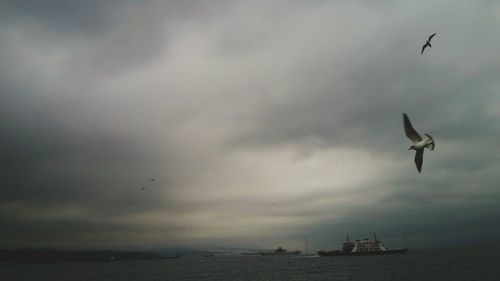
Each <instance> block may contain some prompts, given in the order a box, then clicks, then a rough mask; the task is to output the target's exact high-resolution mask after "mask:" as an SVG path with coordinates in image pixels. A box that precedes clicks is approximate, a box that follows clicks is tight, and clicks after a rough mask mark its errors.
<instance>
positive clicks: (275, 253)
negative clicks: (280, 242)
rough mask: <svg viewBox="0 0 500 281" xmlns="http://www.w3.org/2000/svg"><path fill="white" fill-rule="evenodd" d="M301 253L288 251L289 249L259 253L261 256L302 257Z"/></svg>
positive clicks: (279, 248)
mask: <svg viewBox="0 0 500 281" xmlns="http://www.w3.org/2000/svg"><path fill="white" fill-rule="evenodd" d="M300 253H301V251H298V250H297V251H288V250H287V249H283V248H281V247H278V249H276V250H274V251H272V252H271V251H270V252H259V254H261V255H263V256H293V255H300Z"/></svg>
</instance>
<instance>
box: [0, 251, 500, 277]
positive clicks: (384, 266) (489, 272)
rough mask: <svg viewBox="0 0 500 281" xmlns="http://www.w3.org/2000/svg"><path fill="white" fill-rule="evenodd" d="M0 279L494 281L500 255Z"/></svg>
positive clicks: (87, 268) (169, 265) (160, 263)
mask: <svg viewBox="0 0 500 281" xmlns="http://www.w3.org/2000/svg"><path fill="white" fill-rule="evenodd" d="M0 280H1V281H63V280H64V281H167V280H179V281H180V280H183V281H188V280H200V281H201V280H203V281H210V280H214V281H225V280H227V281H239V280H248V281H250V280H252V281H264V280H286V281H319V280H325V281H326V280H363V281H368V280H398V281H401V280H422V281H424V280H425V281H432V280H453V281H456V280H481V281H484V280H495V281H498V280H500V252H499V251H493V250H489V249H488V248H482V249H481V248H476V249H453V250H414V251H412V250H410V251H408V253H407V254H401V255H387V256H360V257H317V256H316V257H314V256H282V257H268V256H243V255H216V256H214V257H181V258H179V259H164V260H145V261H115V262H100V263H59V264H34V265H20V264H17V265H16V264H1V265H0Z"/></svg>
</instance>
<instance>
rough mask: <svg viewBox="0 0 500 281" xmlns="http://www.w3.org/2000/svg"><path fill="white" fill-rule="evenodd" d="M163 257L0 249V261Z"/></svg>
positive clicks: (133, 254)
mask: <svg viewBox="0 0 500 281" xmlns="http://www.w3.org/2000/svg"><path fill="white" fill-rule="evenodd" d="M163 258H164V257H162V256H160V255H158V254H155V253H150V252H121V251H110V250H98V251H73V250H54V249H20V250H0V263H28V264H35V263H60V262H105V261H107V262H111V261H120V260H152V259H163Z"/></svg>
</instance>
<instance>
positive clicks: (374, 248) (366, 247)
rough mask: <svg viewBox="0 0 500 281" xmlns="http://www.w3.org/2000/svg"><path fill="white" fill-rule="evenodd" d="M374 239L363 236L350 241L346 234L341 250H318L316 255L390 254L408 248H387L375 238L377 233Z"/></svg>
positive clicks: (400, 252)
mask: <svg viewBox="0 0 500 281" xmlns="http://www.w3.org/2000/svg"><path fill="white" fill-rule="evenodd" d="M373 236H374V237H373V238H374V239H373V240H370V239H367V238H365V239H364V240H356V241H355V242H352V241H350V240H349V234H347V239H346V241H345V242H344V244H343V245H342V249H341V250H334V251H319V252H318V255H320V256H322V257H327V256H369V255H391V254H405V253H406V252H407V251H408V248H396V249H387V248H386V247H385V246H384V244H383V243H382V241H380V240H378V239H377V235H376V234H374V235H373Z"/></svg>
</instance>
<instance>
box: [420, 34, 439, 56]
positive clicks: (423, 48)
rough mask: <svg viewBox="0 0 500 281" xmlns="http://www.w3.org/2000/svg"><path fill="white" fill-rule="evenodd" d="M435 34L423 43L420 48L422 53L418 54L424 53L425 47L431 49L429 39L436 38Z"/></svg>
mask: <svg viewBox="0 0 500 281" xmlns="http://www.w3.org/2000/svg"><path fill="white" fill-rule="evenodd" d="M436 34H437V33H434V34H432V35H431V36H429V39H427V42H425V44H424V45H423V46H422V52H420V54H423V53H424V50H425V48H427V47H429V48H431V47H432V45H431V39H432V37H434V36H436Z"/></svg>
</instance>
